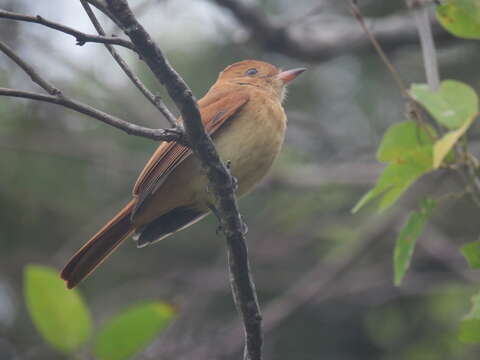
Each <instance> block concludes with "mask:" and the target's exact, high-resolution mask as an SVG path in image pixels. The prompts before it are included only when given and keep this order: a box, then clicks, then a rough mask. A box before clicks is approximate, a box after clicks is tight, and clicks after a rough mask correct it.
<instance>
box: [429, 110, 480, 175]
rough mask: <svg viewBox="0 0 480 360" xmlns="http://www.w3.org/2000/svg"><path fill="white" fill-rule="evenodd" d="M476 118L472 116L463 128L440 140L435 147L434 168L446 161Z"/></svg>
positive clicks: (449, 133)
mask: <svg viewBox="0 0 480 360" xmlns="http://www.w3.org/2000/svg"><path fill="white" fill-rule="evenodd" d="M474 119H475V116H472V117H471V118H470V119H468V120H467V121H466V122H465V123H464V124H463V125H462V126H461V127H459V128H458V129H457V130H454V131H450V132H448V133H447V134H445V135H444V136H443V137H442V138H441V139H440V140H438V141H437V142H436V143H435V145H434V146H433V168H434V169H437V168H439V167H440V165H441V164H442V162H443V159H445V156H447V155H448V152H449V151H450V150H451V149H452V148H453V146H454V145H455V144H456V143H457V141H458V139H460V137H461V136H462V135H463V134H465V132H466V131H467V129H468V128H469V127H470V125H472V123H473V120H474Z"/></svg>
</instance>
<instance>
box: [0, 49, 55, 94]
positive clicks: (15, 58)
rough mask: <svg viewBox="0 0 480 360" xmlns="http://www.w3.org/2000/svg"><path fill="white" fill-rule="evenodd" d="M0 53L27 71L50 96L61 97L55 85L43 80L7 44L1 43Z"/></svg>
mask: <svg viewBox="0 0 480 360" xmlns="http://www.w3.org/2000/svg"><path fill="white" fill-rule="evenodd" d="M0 51H2V52H3V53H4V54H5V55H7V56H8V57H9V58H10V59H12V60H13V61H14V62H15V63H16V64H17V65H18V66H19V67H20V68H22V70H23V71H25V72H26V73H27V74H28V76H30V78H31V79H32V81H33V82H34V83H36V84H38V85H40V87H41V88H42V89H44V90H45V91H46V92H47V93H49V94H50V95H59V94H60V90H58V89H57V88H56V87H55V86H54V85H53V84H51V83H49V82H48V81H47V80H45V79H44V78H42V77H41V76H40V74H39V73H38V72H36V71H35V70H34V69H33V68H32V67H31V66H30V65H29V64H27V63H26V62H25V61H23V60H22V58H21V57H20V56H18V55H17V54H16V53H15V52H14V51H13V49H12V48H10V47H9V46H8V45H7V44H5V43H4V42H2V41H0Z"/></svg>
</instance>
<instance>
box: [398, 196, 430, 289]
mask: <svg viewBox="0 0 480 360" xmlns="http://www.w3.org/2000/svg"><path fill="white" fill-rule="evenodd" d="M434 207H435V202H434V201H433V200H432V199H429V198H427V199H424V200H423V202H422V205H421V208H420V211H418V212H417V211H412V212H411V213H410V215H409V216H408V219H407V222H406V223H405V225H404V226H403V228H402V230H401V231H400V234H399V235H398V238H397V241H396V242H395V250H394V254H393V263H394V283H395V285H396V286H400V285H401V283H402V280H403V277H404V276H405V273H406V272H407V270H408V268H409V267H410V262H411V259H412V255H413V250H414V248H415V244H416V242H417V239H418V237H419V236H420V234H421V233H422V230H423V227H424V226H425V223H426V222H427V220H428V218H429V217H430V215H431V213H432V210H433V208H434Z"/></svg>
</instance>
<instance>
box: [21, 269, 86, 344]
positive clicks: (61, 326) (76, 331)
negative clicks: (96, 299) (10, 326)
mask: <svg viewBox="0 0 480 360" xmlns="http://www.w3.org/2000/svg"><path fill="white" fill-rule="evenodd" d="M23 275H24V283H23V286H24V296H25V301H26V304H27V308H28V311H29V313H30V316H31V318H32V320H33V323H34V324H35V326H36V328H37V330H38V331H39V333H40V334H41V335H42V336H43V338H44V339H45V340H46V342H47V343H49V344H50V345H51V346H52V347H54V348H55V349H57V350H59V351H62V352H64V353H71V352H73V351H74V350H76V349H78V348H79V347H80V346H81V345H83V344H84V343H85V342H86V341H87V340H88V338H89V336H90V333H91V329H92V325H91V317H90V312H89V310H88V308H87V307H86V305H85V303H84V301H83V299H82V298H81V297H80V295H79V293H78V291H77V290H68V289H67V288H66V286H65V283H64V282H63V281H62V280H61V279H60V276H59V275H58V272H57V271H56V270H54V269H51V268H49V267H46V266H39V265H28V266H27V267H25V270H24V274H23Z"/></svg>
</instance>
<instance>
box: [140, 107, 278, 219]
mask: <svg viewBox="0 0 480 360" xmlns="http://www.w3.org/2000/svg"><path fill="white" fill-rule="evenodd" d="M265 113H266V115H267V116H271V118H265ZM255 115H256V114H255ZM258 115H262V116H260V117H257V118H256V117H245V116H242V115H240V116H238V117H237V118H236V119H234V121H232V122H231V123H227V124H225V125H224V126H223V127H222V128H221V129H219V130H218V131H217V132H216V133H215V135H214V137H213V140H214V142H215V147H216V149H217V151H218V153H219V155H220V158H221V159H222V160H223V161H224V162H225V163H229V164H230V165H229V166H230V170H231V172H232V174H233V176H234V177H235V178H236V179H237V181H238V189H237V195H239V196H241V195H244V194H245V193H247V192H248V191H249V190H251V189H252V188H253V186H254V185H256V184H257V183H258V182H259V181H260V180H262V178H263V177H264V176H265V175H266V174H267V173H268V170H269V169H270V167H271V166H272V164H273V161H274V160H275V158H276V157H277V155H278V153H279V152H280V149H281V146H282V143H283V139H284V135H285V127H286V118H285V114H284V113H283V110H280V111H276V112H275V111H274V110H273V109H269V110H267V111H264V113H263V114H258ZM212 203H214V199H213V194H212V192H211V191H209V190H208V179H207V177H206V176H205V174H204V172H203V170H202V168H201V166H200V163H199V161H198V159H197V158H196V157H195V156H193V155H192V156H190V157H188V158H187V159H186V160H184V161H183V162H182V163H181V164H180V165H179V166H178V167H177V168H176V169H175V170H174V171H173V172H172V173H171V174H170V175H169V176H168V178H167V179H165V182H164V183H163V184H162V186H160V188H159V189H158V190H157V191H156V193H155V194H153V195H152V197H151V198H150V200H149V201H148V204H146V205H145V207H144V210H143V211H141V213H139V214H137V215H136V216H135V223H136V225H137V226H141V225H143V224H147V223H149V222H151V221H153V220H154V219H156V218H157V217H158V216H161V215H163V214H165V213H167V212H168V211H170V210H172V209H174V208H177V207H191V208H195V209H197V210H199V211H205V212H208V211H209V208H208V205H209V204H212Z"/></svg>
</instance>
